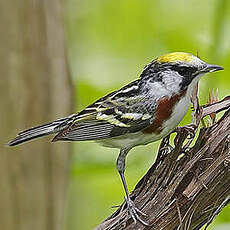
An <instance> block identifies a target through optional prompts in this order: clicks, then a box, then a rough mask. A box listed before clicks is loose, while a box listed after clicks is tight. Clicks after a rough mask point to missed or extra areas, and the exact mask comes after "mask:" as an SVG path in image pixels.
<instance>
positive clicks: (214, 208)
mask: <svg viewBox="0 0 230 230" xmlns="http://www.w3.org/2000/svg"><path fill="white" fill-rule="evenodd" d="M194 105H195V106H194V107H195V108H196V109H195V111H196V112H195V113H194V118H195V124H193V125H190V126H187V127H184V128H180V129H177V136H176V137H175V139H174V145H175V147H172V146H170V145H169V137H166V138H164V139H163V141H162V143H161V146H160V149H159V152H158V157H157V160H156V162H155V163H154V165H153V166H152V167H151V168H150V170H149V171H148V173H147V174H146V175H145V176H144V177H143V178H142V179H141V180H140V181H139V183H138V184H137V186H136V188H135V189H134V191H133V192H132V193H131V197H132V199H133V200H134V203H135V204H136V207H138V208H139V209H140V210H141V211H142V212H144V213H145V214H147V216H146V217H142V218H143V220H144V221H145V222H147V223H149V225H150V226H144V225H142V224H141V223H137V224H136V225H135V224H134V222H133V220H132V218H131V217H130V216H129V215H127V210H126V205H125V204H124V203H123V204H122V206H121V207H120V208H119V209H118V210H117V211H116V212H115V213H114V214H113V215H112V216H110V217H109V218H107V219H106V220H105V221H104V222H103V223H102V224H100V225H99V226H98V227H97V228H96V229H97V230H112V229H113V230H114V229H116V230H117V229H119V230H120V229H138V230H142V229H148V230H150V229H151V230H161V229H162V230H182V229H183V230H188V229H200V228H201V227H202V226H203V225H204V224H206V223H207V225H206V226H208V225H209V224H210V223H211V222H212V220H213V219H214V217H215V216H216V215H217V214H218V213H219V212H220V211H221V209H222V208H223V207H224V206H226V205H227V204H228V203H229V202H230V96H229V97H226V98H225V99H223V100H222V101H220V102H215V103H212V104H209V105H205V106H202V107H199V105H198V103H194ZM224 109H227V111H226V112H225V114H224V115H223V116H222V118H221V119H220V120H219V121H218V122H216V121H215V116H216V113H217V112H219V111H222V110H224ZM206 115H210V117H211V118H212V124H211V125H210V126H209V127H205V128H202V129H201V130H200V133H199V135H198V137H197V139H196V141H195V143H194V145H192V140H193V139H194V132H196V130H197V125H198V124H199V123H200V121H201V119H203V117H204V116H206ZM203 123H204V122H203ZM189 134H190V139H189V140H186V138H187V137H188V135H189Z"/></svg>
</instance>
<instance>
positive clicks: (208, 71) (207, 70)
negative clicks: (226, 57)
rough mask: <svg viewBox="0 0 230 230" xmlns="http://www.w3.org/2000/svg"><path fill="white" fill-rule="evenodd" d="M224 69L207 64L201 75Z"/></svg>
mask: <svg viewBox="0 0 230 230" xmlns="http://www.w3.org/2000/svg"><path fill="white" fill-rule="evenodd" d="M223 69H224V67H222V66H219V65H210V64H207V65H206V66H205V67H204V68H203V69H202V70H201V72H203V73H211V72H215V71H219V70H223Z"/></svg>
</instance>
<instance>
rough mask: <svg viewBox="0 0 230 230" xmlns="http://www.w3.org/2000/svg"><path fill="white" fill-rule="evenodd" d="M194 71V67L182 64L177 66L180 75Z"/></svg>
mask: <svg viewBox="0 0 230 230" xmlns="http://www.w3.org/2000/svg"><path fill="white" fill-rule="evenodd" d="M194 72H195V70H194V68H192V67H187V66H183V67H180V68H178V73H179V74H180V75H182V76H186V75H191V74H193V73H194Z"/></svg>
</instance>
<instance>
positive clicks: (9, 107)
mask: <svg viewBox="0 0 230 230" xmlns="http://www.w3.org/2000/svg"><path fill="white" fill-rule="evenodd" d="M62 10H63V6H62V1H61V0H33V1H31V0H16V1H6V0H0V34H1V36H0V44H1V46H0V60H1V61H0V75H1V77H0V108H1V112H0V124H1V129H0V136H1V144H0V154H1V157H0V177H1V182H0V204H1V205H0V226H1V229H4V230H16V229H17V230H31V229H33V230H41V229H42V230H46V229H47V230H58V229H62V227H63V212H64V204H65V194H66V186H67V178H68V163H69V157H70V145H68V144H65V143H60V144H59V143H57V144H55V145H53V144H50V143H48V139H47V138H45V139H42V140H37V141H34V142H30V143H28V144H24V145H21V146H18V147H14V148H9V147H7V146H6V144H7V143H8V141H9V140H10V139H12V138H13V137H14V136H15V135H16V133H18V131H21V130H23V129H25V128H29V127H31V126H35V125H38V124H42V123H44V122H47V121H51V120H54V119H56V118H58V117H62V116H66V115H68V114H70V112H71V108H72V105H71V82H70V77H69V73H68V67H67V62H66V54H65V47H64V29H63V12H62Z"/></svg>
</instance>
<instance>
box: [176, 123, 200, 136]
mask: <svg viewBox="0 0 230 230" xmlns="http://www.w3.org/2000/svg"><path fill="white" fill-rule="evenodd" d="M196 129H197V126H196V125H194V124H189V125H185V126H181V127H176V128H175V130H174V132H176V133H179V132H181V131H184V130H185V131H187V132H188V139H193V138H194V137H195V135H196Z"/></svg>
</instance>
